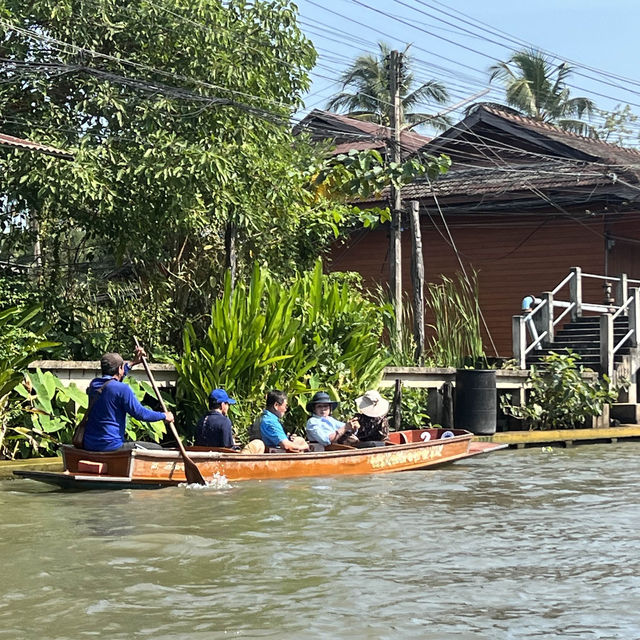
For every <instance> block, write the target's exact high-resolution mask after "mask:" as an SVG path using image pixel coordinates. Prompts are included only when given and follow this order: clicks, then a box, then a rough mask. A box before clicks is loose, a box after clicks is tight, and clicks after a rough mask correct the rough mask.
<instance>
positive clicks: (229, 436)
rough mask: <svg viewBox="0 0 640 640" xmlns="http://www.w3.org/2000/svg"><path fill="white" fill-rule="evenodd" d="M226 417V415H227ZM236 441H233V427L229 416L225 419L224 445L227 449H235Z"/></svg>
mask: <svg viewBox="0 0 640 640" xmlns="http://www.w3.org/2000/svg"><path fill="white" fill-rule="evenodd" d="M225 417H226V416H225ZM235 445H236V443H235V442H234V441H233V427H232V425H231V420H229V418H227V419H226V421H225V428H224V437H223V438H222V446H223V447H226V448H227V449H233V447H235Z"/></svg>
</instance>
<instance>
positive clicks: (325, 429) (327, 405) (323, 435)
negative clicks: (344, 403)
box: [306, 391, 360, 446]
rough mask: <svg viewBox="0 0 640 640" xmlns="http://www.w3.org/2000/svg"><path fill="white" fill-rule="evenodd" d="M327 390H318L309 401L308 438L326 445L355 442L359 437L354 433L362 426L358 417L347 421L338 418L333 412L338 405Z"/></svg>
mask: <svg viewBox="0 0 640 640" xmlns="http://www.w3.org/2000/svg"><path fill="white" fill-rule="evenodd" d="M338 404H339V403H338V402H335V401H334V400H331V397H330V396H329V394H328V393H326V392H325V391H318V392H317V393H316V394H315V395H314V396H313V398H311V400H309V402H307V411H308V412H309V413H310V414H311V417H310V418H309V419H308V420H307V424H306V429H307V438H309V440H311V441H312V442H319V443H320V444H323V445H325V446H328V445H330V444H343V443H345V442H347V443H349V444H354V443H357V442H358V438H357V437H356V436H355V435H354V434H355V432H356V431H357V430H358V427H359V426H360V425H359V424H358V420H357V419H356V418H351V420H348V421H347V422H341V421H340V420H336V418H334V417H333V416H332V415H331V412H332V411H333V410H334V409H335V408H336V407H337V406H338Z"/></svg>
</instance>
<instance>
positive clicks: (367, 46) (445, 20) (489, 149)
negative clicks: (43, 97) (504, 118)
mask: <svg viewBox="0 0 640 640" xmlns="http://www.w3.org/2000/svg"><path fill="white" fill-rule="evenodd" d="M303 1H306V2H307V3H308V4H311V5H314V6H316V7H317V8H320V9H322V10H323V11H325V12H328V13H329V14H332V15H333V16H334V17H337V18H338V19H341V20H343V22H344V24H345V27H347V26H348V24H347V23H349V22H350V23H355V24H356V25H357V26H359V27H362V28H363V29H365V30H366V32H369V31H371V32H372V33H373V34H375V36H376V37H377V38H378V39H380V36H382V37H383V38H384V37H387V36H388V34H387V32H386V31H382V30H380V29H377V28H376V27H373V26H371V25H370V24H369V23H368V21H367V15H370V14H371V12H374V13H376V14H381V15H383V16H384V17H385V18H387V19H388V23H393V22H395V23H397V24H398V25H401V27H402V29H403V30H404V31H405V36H409V35H416V36H420V35H423V36H427V35H428V36H429V37H430V38H436V39H440V40H443V41H446V42H448V43H450V44H454V45H457V46H460V47H462V48H465V49H467V50H468V49H469V47H468V46H467V45H465V44H464V43H463V42H462V40H461V37H462V35H463V34H464V35H467V36H472V37H473V38H475V39H476V40H477V42H478V43H479V44H483V43H490V44H493V45H498V46H500V47H502V48H503V49H504V50H505V56H506V55H508V52H510V51H512V50H513V48H514V47H516V48H517V47H524V46H531V44H530V43H526V42H523V41H521V40H518V39H516V38H513V37H511V36H509V35H508V34H505V33H504V32H501V31H500V30H498V29H495V28H494V27H491V26H489V25H486V24H484V23H482V22H480V21H477V20H475V19H472V18H470V16H466V15H465V14H463V13H461V12H458V11H455V10H453V9H449V8H447V7H446V5H444V4H442V3H440V4H439V5H435V4H432V3H431V2H428V1H427V0H394V2H395V4H397V5H400V6H402V7H404V8H406V9H410V10H411V11H412V12H413V14H417V16H419V17H420V18H422V19H424V18H426V19H428V20H429V21H430V24H429V26H428V28H427V26H425V24H426V23H425V22H423V21H421V20H418V19H415V20H408V19H406V18H405V17H400V16H397V15H395V14H394V13H393V12H391V11H388V10H381V9H378V8H377V7H374V6H373V5H372V4H371V2H372V0H343V2H344V3H347V4H352V5H356V6H358V7H359V8H360V9H362V13H361V14H362V16H363V18H362V19H361V20H354V19H353V18H350V17H349V16H347V15H345V14H343V13H341V12H340V11H336V10H335V8H330V7H329V6H326V5H323V4H319V3H318V2H315V1H314V0H303ZM149 4H150V5H152V6H153V7H155V8H156V9H157V10H158V11H164V12H167V13H169V14H170V15H171V16H173V17H174V18H175V19H176V20H180V21H183V22H185V23H186V24H189V25H190V26H193V27H194V28H197V29H203V30H211V29H212V28H213V27H212V25H206V24H202V23H200V22H198V21H197V20H194V19H193V18H192V17H190V16H188V15H183V14H181V13H177V12H175V11H172V10H170V9H168V8H166V7H163V6H162V5H161V2H160V0H158V1H157V2H151V0H150V1H149ZM331 6H334V5H331ZM385 6H386V5H385ZM126 10H129V11H135V8H134V6H133V5H128V6H127V7H126ZM414 17H416V16H414ZM300 24H301V25H302V26H303V27H304V28H305V29H306V30H308V31H309V32H311V33H316V34H318V37H321V38H322V39H323V41H325V40H329V41H332V42H335V43H338V44H341V45H345V46H347V47H350V48H351V49H353V50H354V51H355V52H357V53H356V55H357V54H363V53H370V54H372V55H377V53H378V48H377V43H376V42H375V41H373V40H369V39H367V38H366V37H363V36H359V35H354V34H353V33H352V32H350V31H348V30H347V29H346V28H345V29H338V28H334V27H330V26H328V25H327V24H326V23H323V22H319V21H314V20H310V19H308V18H301V19H300ZM0 26H1V27H3V28H4V29H5V30H7V31H10V30H13V31H15V32H17V33H19V34H21V35H22V36H23V37H25V38H28V39H31V40H33V41H37V42H39V43H41V44H43V45H44V46H46V47H47V48H48V49H49V50H51V51H57V52H58V53H60V54H64V55H71V54H76V55H77V54H84V55H85V56H86V57H87V58H88V59H89V60H90V61H91V63H84V64H82V65H79V64H76V65H72V64H62V63H36V62H33V61H27V60H9V59H0V63H2V64H3V66H4V70H5V72H7V73H8V76H7V77H6V78H2V79H0V81H1V82H11V81H16V82H20V81H21V80H23V79H24V75H25V74H27V73H40V74H46V76H47V78H48V79H49V81H51V82H55V80H56V78H59V77H61V76H63V75H66V74H72V73H84V74H88V75H91V76H94V77H97V78H100V79H103V80H106V81H108V82H111V83H114V84H119V85H121V86H123V87H126V88H128V89H131V90H133V91H136V92H138V93H139V94H141V95H142V96H145V97H146V99H155V97H156V96H165V97H168V98H173V99H175V100H176V101H181V102H191V103H193V104H194V112H195V113H197V112H198V111H199V110H200V109H206V108H218V107H229V108H233V109H238V110H241V111H246V112H248V113H251V114H252V115H255V116H257V117H259V118H264V119H266V120H270V121H271V122H274V123H275V124H278V125H282V126H285V125H286V126H289V125H290V124H291V122H292V120H291V116H292V107H291V106H290V105H284V104H283V103H281V102H278V101H275V100H268V99H265V98H264V97H260V96H256V95H253V94H250V93H247V92H240V91H234V90H232V89H229V88H226V87H224V86H221V85H218V84H214V83H210V82H206V81H204V80H202V79H199V78H189V77H185V76H183V75H180V74H176V73H174V72H170V71H166V70H163V69H158V68H155V67H152V66H150V65H145V64H141V63H139V62H136V61H133V60H128V59H126V58H122V57H119V56H113V55H109V54H105V53H102V52H99V51H95V50H92V49H88V48H86V47H80V46H78V45H75V44H72V43H68V42H64V41H61V40H59V39H56V38H53V37H51V36H47V35H45V34H44V33H42V32H41V31H37V30H28V29H23V28H20V27H17V26H15V25H12V24H10V23H8V22H7V21H5V20H0ZM216 29H218V27H216ZM408 30H409V31H408ZM443 33H444V34H446V35H443ZM256 44H263V43H258V42H257V41H256ZM242 46H244V47H246V48H248V49H254V50H255V51H259V49H257V48H255V47H253V42H252V39H251V38H247V39H246V41H245V42H243V43H242ZM316 48H317V49H318V50H319V53H320V61H319V63H318V65H317V66H316V69H318V68H319V69H321V70H322V73H318V72H317V71H316V70H315V69H314V70H313V71H312V74H313V75H316V76H318V77H320V78H323V79H324V80H326V81H328V82H329V83H330V84H329V85H328V86H329V87H336V88H338V87H339V85H340V76H341V73H342V72H341V71H340V69H339V66H340V65H342V67H343V68H344V67H346V66H348V65H349V63H350V62H351V61H352V60H353V58H352V57H347V56H341V55H338V54H336V52H335V51H328V50H325V49H324V48H323V47H318V46H316ZM412 51H417V52H418V53H419V57H416V58H415V59H414V60H415V63H416V68H415V75H416V79H417V80H418V81H420V82H422V81H426V79H427V78H429V79H431V78H430V77H431V76H432V75H435V76H436V77H438V78H439V79H440V78H445V79H446V80H445V83H446V84H447V86H448V87H449V91H450V95H451V97H452V98H456V99H458V98H459V99H462V98H464V97H468V95H469V92H470V91H473V90H476V89H478V88H486V87H487V80H488V74H487V72H486V69H484V70H483V69H481V68H480V67H473V66H470V65H466V64H463V63H460V62H459V61H457V60H455V59H452V58H445V57H442V56H441V55H439V54H438V53H437V52H435V51H429V50H427V49H424V48H423V47H422V46H420V45H418V44H415V43H414V44H413V45H412ZM473 51H474V53H476V54H477V55H478V56H479V57H481V58H486V59H489V60H490V61H492V62H495V61H497V58H495V57H493V56H491V55H489V54H487V53H485V52H483V51H482V50H480V49H473ZM543 53H546V54H548V55H549V56H550V57H553V58H555V59H557V60H560V58H559V57H558V56H554V54H552V53H549V52H543ZM425 55H426V56H428V58H427V59H425V58H424V57H423V56H425ZM433 60H438V61H439V62H440V63H441V64H434V63H433ZM101 62H109V63H117V67H118V68H119V69H125V68H128V69H129V70H130V71H129V72H128V73H125V72H124V71H120V72H115V71H113V69H105V68H103V67H102V66H101V64H100V63H101ZM444 63H449V65H448V66H446V65H445V64H444ZM573 64H574V66H575V68H576V74H577V73H578V72H580V73H581V74H583V75H584V76H585V77H589V78H590V79H596V80H598V81H600V82H601V83H602V84H603V85H605V86H606V85H608V86H615V87H617V88H624V89H625V90H626V91H627V92H631V93H632V95H635V96H640V91H639V90H638V87H640V83H638V82H635V81H633V80H629V79H625V78H622V77H620V76H617V75H615V74H610V73H607V72H603V71H599V70H597V69H593V68H589V67H585V66H581V65H579V64H578V63H573ZM140 74H143V75H142V77H141V76H140ZM327 74H329V75H327ZM149 75H151V76H152V77H156V78H163V79H164V81H163V82H159V81H156V80H150V79H149ZM622 83H624V85H623V84H622ZM185 85H190V86H191V87H193V88H191V89H189V88H186V87H185ZM630 87H633V89H630ZM572 88H573V87H572ZM575 88H578V87H575ZM490 91H491V93H490V94H489V98H490V99H493V100H495V101H496V102H500V100H501V98H502V95H501V89H499V88H498V87H490ZM309 97H313V94H310V96H309ZM608 97H610V98H612V99H615V98H614V97H613V96H608ZM265 102H266V103H268V104H269V108H265V106H264V103H265ZM256 103H257V104H256ZM259 105H263V106H259ZM307 106H311V105H307ZM383 106H388V103H386V104H385V105H383ZM188 115H189V114H185V113H184V112H181V113H179V114H176V115H175V117H187V116H188ZM297 119H298V121H299V120H300V116H298V118H297ZM5 121H7V122H14V123H26V120H24V119H21V118H20V117H19V115H13V116H8V117H6V118H5ZM295 121H296V119H295V118H294V119H293V122H295ZM632 128H633V133H634V134H636V133H638V132H640V124H639V125H637V126H636V125H633V127H632ZM455 130H456V125H454V127H453V131H455ZM315 133H316V134H320V135H324V136H326V137H332V136H336V137H338V136H340V135H341V133H342V132H341V131H340V130H336V129H333V128H331V127H328V126H325V127H319V128H318V127H316V130H315ZM349 137H350V139H354V140H357V139H361V140H363V141H366V140H371V135H370V134H367V133H362V134H358V133H354V134H350V136H349ZM474 144H475V146H476V151H480V152H482V153H488V154H489V156H488V159H489V160H490V161H491V166H492V170H494V171H501V170H504V168H505V167H504V164H501V163H504V160H501V161H500V163H499V162H497V161H496V159H495V158H492V156H494V155H497V154H498V153H499V152H500V151H504V150H505V148H506V147H505V145H504V144H497V143H496V142H495V141H493V140H482V139H481V138H480V137H478V139H477V141H476V142H475V143H474ZM517 151H519V152H520V153H521V154H524V153H525V152H523V151H522V150H521V149H518V150H517ZM528 155H530V156H531V157H535V158H537V159H539V160H545V159H547V160H549V159H553V160H555V161H557V157H554V156H551V155H546V154H540V153H538V154H534V153H531V152H528ZM639 159H640V158H639ZM459 164H461V163H459ZM637 164H638V163H631V162H629V163H625V164H624V165H623V168H631V169H637ZM536 171H537V172H538V173H539V172H540V171H542V169H537V170H536ZM586 171H588V169H586ZM582 173H584V171H583V172H582Z"/></svg>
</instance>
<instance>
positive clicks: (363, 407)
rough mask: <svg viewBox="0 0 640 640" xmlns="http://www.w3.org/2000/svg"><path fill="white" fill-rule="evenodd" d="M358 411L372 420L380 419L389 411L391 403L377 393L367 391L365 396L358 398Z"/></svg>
mask: <svg viewBox="0 0 640 640" xmlns="http://www.w3.org/2000/svg"><path fill="white" fill-rule="evenodd" d="M356 407H358V411H359V412H360V413H363V414H364V415H365V416H369V417H370V418H380V417H381V416H384V415H386V413H387V411H389V401H388V400H386V399H385V398H383V397H382V396H381V395H380V394H379V393H378V392H377V391H373V390H372V391H367V392H366V393H365V394H364V395H363V396H360V397H359V398H356Z"/></svg>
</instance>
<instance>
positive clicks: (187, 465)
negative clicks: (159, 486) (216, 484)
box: [134, 338, 207, 484]
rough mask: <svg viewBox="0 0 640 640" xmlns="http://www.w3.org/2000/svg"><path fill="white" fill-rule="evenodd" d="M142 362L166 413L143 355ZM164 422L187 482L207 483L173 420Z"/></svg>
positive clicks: (138, 344) (137, 344) (137, 343)
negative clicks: (181, 462) (178, 451)
mask: <svg viewBox="0 0 640 640" xmlns="http://www.w3.org/2000/svg"><path fill="white" fill-rule="evenodd" d="M134 340H135V341H136V347H140V343H139V342H138V339H137V338H134ZM142 364H143V365H144V370H145V371H146V372H147V377H148V378H149V382H150V383H151V386H152V387H153V391H154V393H155V394H156V398H158V402H159V403H160V406H161V407H162V410H163V411H164V412H165V413H167V407H166V405H165V403H164V400H163V399H162V396H161V395H160V390H159V389H158V385H157V384H156V381H155V380H154V378H153V374H152V373H151V369H149V363H148V362H147V359H146V358H145V357H144V356H142ZM166 424H168V425H169V428H170V429H171V433H172V434H173V437H174V438H175V439H176V443H177V444H178V449H179V450H180V455H181V456H182V460H183V461H184V475H185V477H186V478H187V482H188V483H189V484H207V481H206V480H205V479H204V477H203V475H202V473H201V472H200V469H198V466H197V465H196V463H195V462H194V461H193V460H192V459H191V458H190V457H189V456H188V455H187V451H186V449H185V448H184V445H183V444H182V440H181V439H180V436H179V435H178V431H177V429H176V427H175V425H174V424H173V422H167V423H166Z"/></svg>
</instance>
